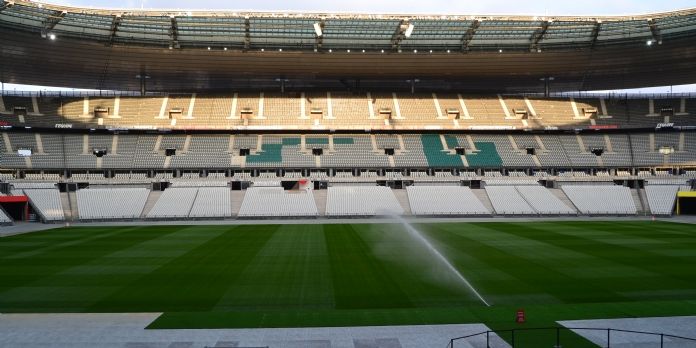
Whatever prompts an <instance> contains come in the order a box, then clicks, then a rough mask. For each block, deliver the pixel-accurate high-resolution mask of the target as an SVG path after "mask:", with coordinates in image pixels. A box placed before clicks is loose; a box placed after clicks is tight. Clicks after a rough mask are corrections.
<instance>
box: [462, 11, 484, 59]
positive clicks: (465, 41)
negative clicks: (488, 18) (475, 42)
mask: <svg viewBox="0 0 696 348" xmlns="http://www.w3.org/2000/svg"><path fill="white" fill-rule="evenodd" d="M480 26H481V21H479V20H478V19H474V21H473V22H472V23H471V26H469V29H467V30H466V33H464V36H463V37H462V52H468V51H469V44H470V43H471V40H472V39H473V38H474V35H476V30H478V28H479V27H480Z"/></svg>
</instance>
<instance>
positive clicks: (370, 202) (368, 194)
mask: <svg viewBox="0 0 696 348" xmlns="http://www.w3.org/2000/svg"><path fill="white" fill-rule="evenodd" d="M326 197H327V198H326V216H374V215H392V214H395V215H401V214H403V213H404V209H403V208H402V207H401V205H400V204H399V201H398V200H397V199H396V196H394V193H393V192H392V190H391V189H389V188H388V187H384V186H333V187H329V188H328V192H327V196H326Z"/></svg>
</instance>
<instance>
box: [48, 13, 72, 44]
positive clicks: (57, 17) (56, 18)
mask: <svg viewBox="0 0 696 348" xmlns="http://www.w3.org/2000/svg"><path fill="white" fill-rule="evenodd" d="M66 14H68V12H67V11H55V12H53V14H51V15H50V16H48V18H46V19H45V20H44V21H43V28H41V37H43V38H46V37H47V36H48V33H50V32H51V30H53V28H55V27H56V24H58V23H59V22H60V21H61V20H62V19H63V18H64V17H65V15H66Z"/></svg>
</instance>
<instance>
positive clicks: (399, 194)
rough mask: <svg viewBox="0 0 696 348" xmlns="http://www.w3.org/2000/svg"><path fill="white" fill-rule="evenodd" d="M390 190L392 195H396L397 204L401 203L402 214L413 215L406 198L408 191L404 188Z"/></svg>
mask: <svg viewBox="0 0 696 348" xmlns="http://www.w3.org/2000/svg"><path fill="white" fill-rule="evenodd" d="M392 192H394V196H396V199H397V200H398V201H399V204H401V207H402V208H403V209H404V215H413V214H412V213H411V203H410V202H409V200H408V193H407V192H406V190H392Z"/></svg>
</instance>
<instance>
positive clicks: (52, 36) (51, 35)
mask: <svg viewBox="0 0 696 348" xmlns="http://www.w3.org/2000/svg"><path fill="white" fill-rule="evenodd" d="M48 38H49V39H51V40H55V39H56V34H49V35H48Z"/></svg>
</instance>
